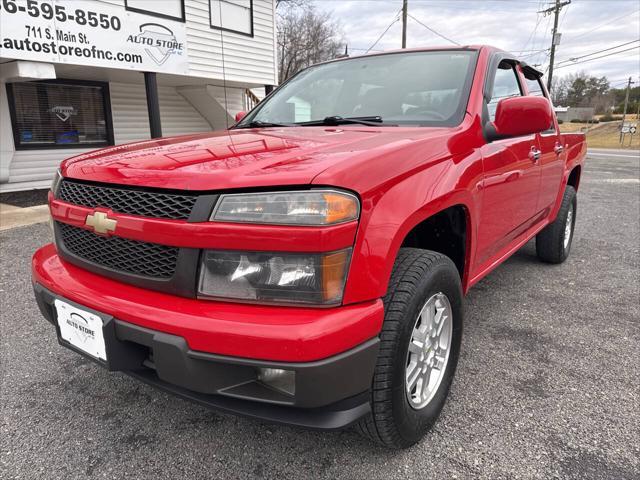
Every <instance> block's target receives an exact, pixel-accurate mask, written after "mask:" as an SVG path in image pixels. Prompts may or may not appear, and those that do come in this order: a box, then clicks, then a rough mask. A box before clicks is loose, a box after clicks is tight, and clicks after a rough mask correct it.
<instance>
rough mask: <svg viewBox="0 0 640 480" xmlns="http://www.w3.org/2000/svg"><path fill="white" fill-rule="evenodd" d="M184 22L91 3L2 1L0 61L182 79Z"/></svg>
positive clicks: (85, 0) (185, 63)
mask: <svg viewBox="0 0 640 480" xmlns="http://www.w3.org/2000/svg"><path fill="white" fill-rule="evenodd" d="M186 38H187V33H186V26H185V24H184V23H182V22H177V21H173V20H168V19H165V18H159V17H157V16H151V15H145V14H141V13H137V12H131V11H127V10H125V8H124V7H119V6H116V5H111V4H106V3H103V2H97V1H91V0H46V1H40V0H0V57H3V58H16V59H21V60H37V61H41V62H55V63H68V64H76V65H87V66H96V67H110V68H122V69H131V70H138V71H148V72H162V73H177V74H186V73H188V71H189V63H188V59H187V40H186Z"/></svg>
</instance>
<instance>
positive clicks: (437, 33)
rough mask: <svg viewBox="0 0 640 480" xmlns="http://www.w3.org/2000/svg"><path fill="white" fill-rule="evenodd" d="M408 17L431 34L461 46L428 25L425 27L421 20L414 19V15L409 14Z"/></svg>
mask: <svg viewBox="0 0 640 480" xmlns="http://www.w3.org/2000/svg"><path fill="white" fill-rule="evenodd" d="M407 16H409V17H411V18H412V19H413V20H415V21H416V22H418V23H419V24H420V25H422V26H423V27H424V28H426V29H427V30H429V31H430V32H431V33H433V34H435V35H437V36H439V37H440V38H444V39H445V40H446V41H447V42H451V43H453V44H454V45H458V46H460V44H459V43H458V42H456V41H455V40H451V39H450V38H448V37H445V36H444V35H442V34H441V33H439V32H437V31H436V30H434V29H433V28H431V27H430V26H428V25H425V24H424V23H422V22H421V21H420V20H418V19H417V18H416V17H414V16H413V15H411V14H410V13H407Z"/></svg>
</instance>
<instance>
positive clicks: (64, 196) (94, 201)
mask: <svg viewBox="0 0 640 480" xmlns="http://www.w3.org/2000/svg"><path fill="white" fill-rule="evenodd" d="M57 198H59V199H60V200H63V201H65V202H69V203H73V204H75V205H82V206H84V207H89V208H96V207H103V208H108V209H111V210H113V211H114V212H118V213H127V214H131V215H141V216H144V217H155V218H170V219H178V220H187V219H188V218H189V215H190V214H191V210H192V209H193V206H194V205H195V203H196V200H197V196H196V195H182V194H172V193H171V194H170V193H158V192H148V191H145V190H128V189H124V188H111V187H103V186H99V185H89V184H85V183H78V182H73V181H69V180H63V181H62V183H61V185H60V188H59V190H58V194H57Z"/></svg>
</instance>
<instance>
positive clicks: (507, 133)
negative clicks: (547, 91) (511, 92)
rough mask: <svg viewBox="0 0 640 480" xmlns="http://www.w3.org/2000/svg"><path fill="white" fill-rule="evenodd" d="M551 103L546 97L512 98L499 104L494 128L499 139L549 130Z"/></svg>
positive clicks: (551, 113)
mask: <svg viewBox="0 0 640 480" xmlns="http://www.w3.org/2000/svg"><path fill="white" fill-rule="evenodd" d="M552 123H553V111H552V109H551V103H550V102H549V100H547V99H546V98H544V97H511V98H503V99H502V100H500V101H499V102H498V107H497V108H496V117H495V120H494V122H493V126H494V128H495V131H496V135H497V136H498V138H504V137H519V136H521V135H530V134H532V133H538V132H543V131H545V130H548V129H549V127H550V126H551V124H552Z"/></svg>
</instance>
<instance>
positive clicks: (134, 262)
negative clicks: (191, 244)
mask: <svg viewBox="0 0 640 480" xmlns="http://www.w3.org/2000/svg"><path fill="white" fill-rule="evenodd" d="M56 224H57V226H58V229H59V232H60V237H61V238H60V239H61V240H62V242H63V245H64V247H65V248H66V250H67V251H68V252H69V253H71V254H73V255H75V256H76V257H79V258H80V259H82V260H85V261H88V262H91V263H94V264H96V265H99V266H102V267H106V268H109V269H112V270H116V271H119V272H124V273H129V274H134V275H142V276H144V277H151V278H157V279H167V278H171V277H172V276H173V274H174V272H175V270H176V263H177V261H178V251H179V249H178V248H175V247H167V246H165V245H158V244H156V243H147V242H138V241H135V240H128V239H126V238H121V237H103V236H100V235H96V234H95V233H92V232H90V231H88V230H84V229H82V228H78V227H74V226H72V225H68V224H66V223H60V222H56Z"/></svg>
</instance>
